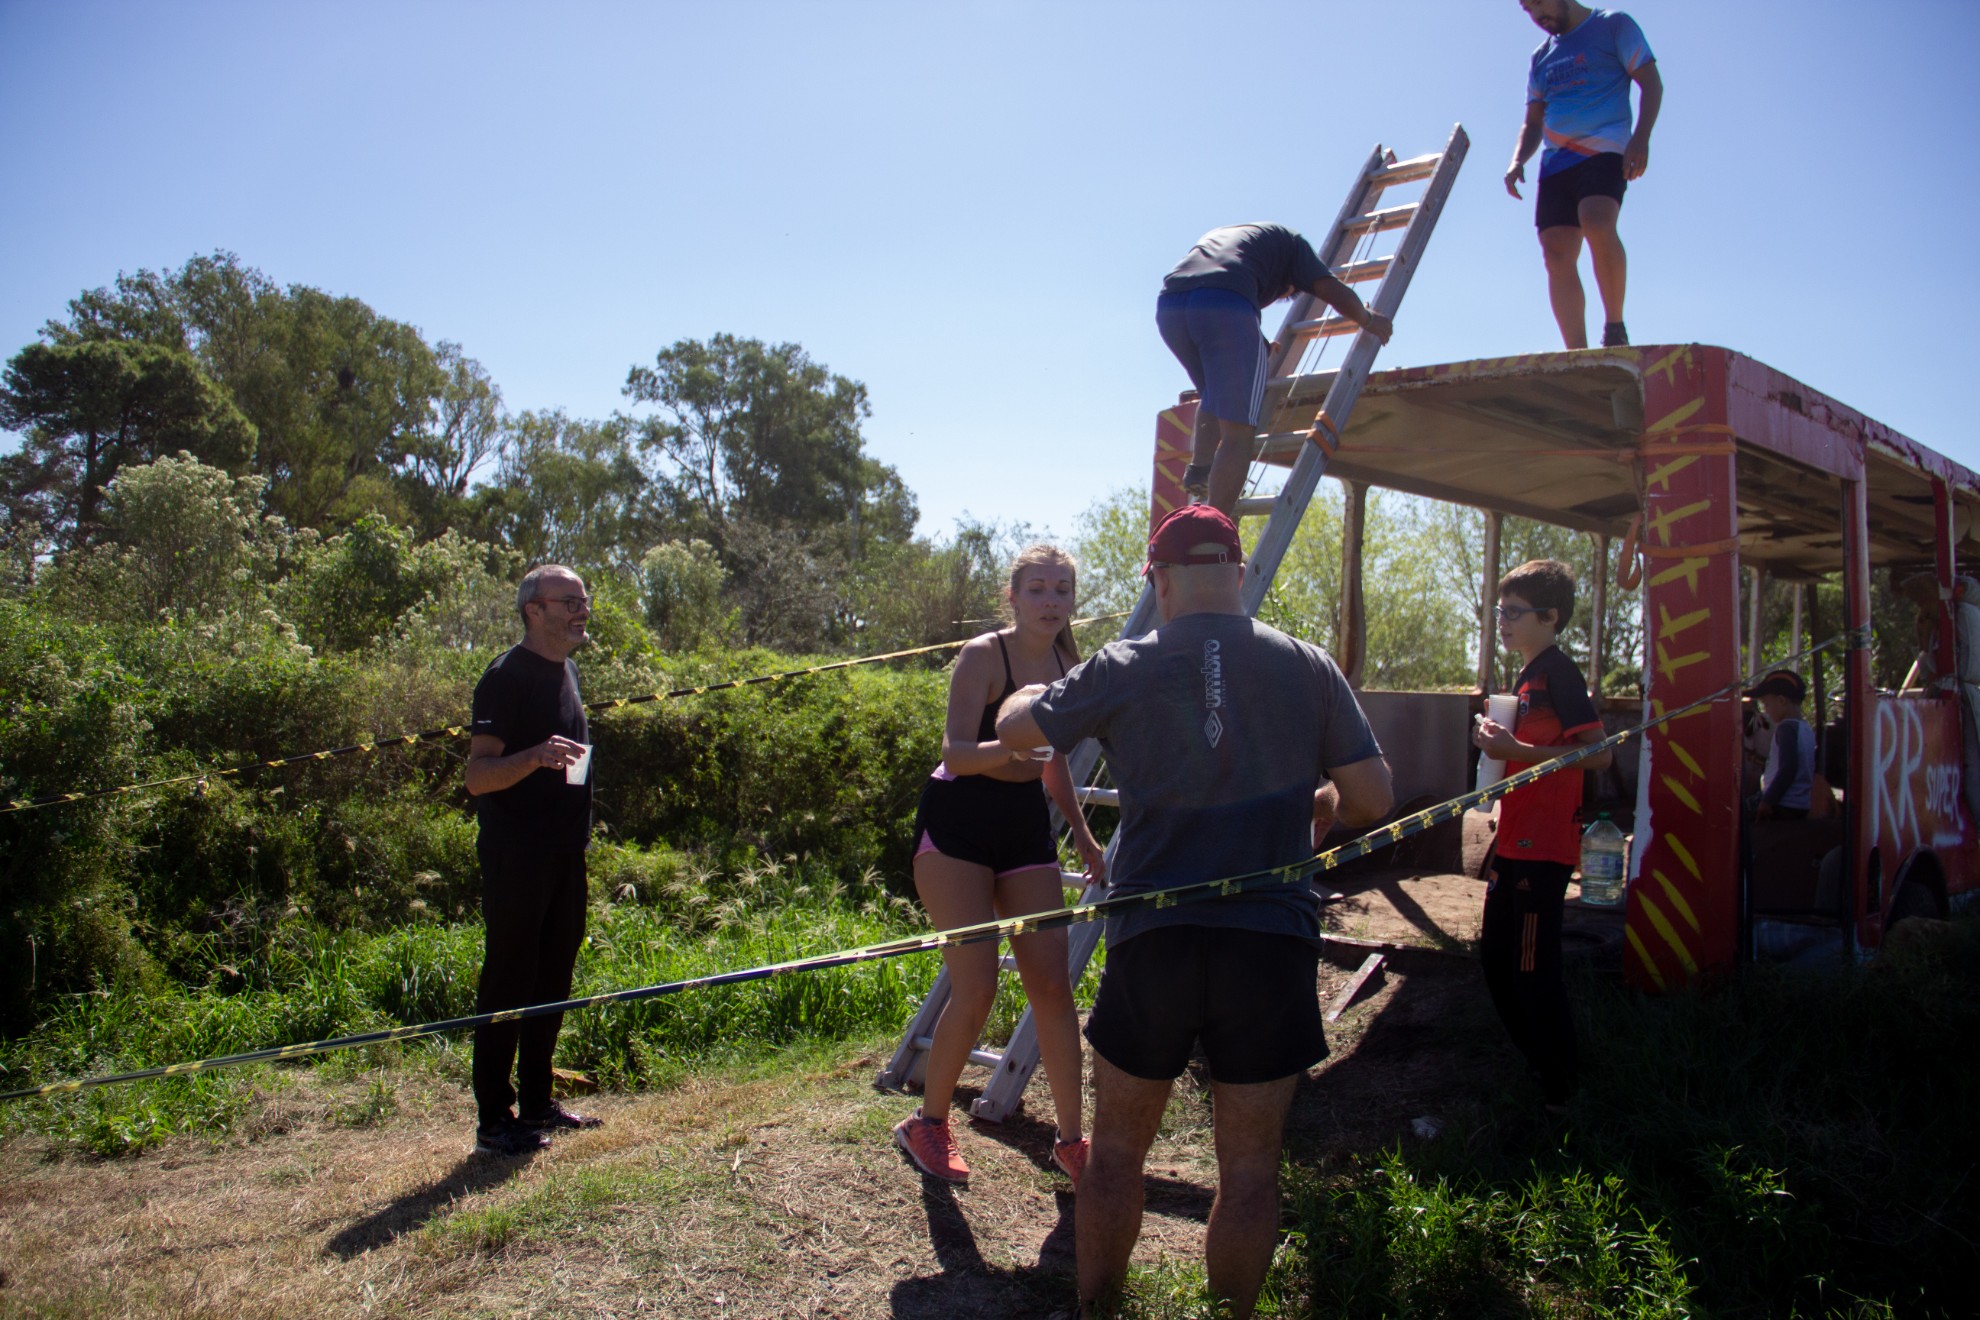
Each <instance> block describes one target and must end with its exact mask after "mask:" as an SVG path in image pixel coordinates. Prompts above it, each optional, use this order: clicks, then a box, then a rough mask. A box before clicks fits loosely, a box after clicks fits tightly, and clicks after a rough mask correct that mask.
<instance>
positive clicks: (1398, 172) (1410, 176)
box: [1368, 152, 1444, 188]
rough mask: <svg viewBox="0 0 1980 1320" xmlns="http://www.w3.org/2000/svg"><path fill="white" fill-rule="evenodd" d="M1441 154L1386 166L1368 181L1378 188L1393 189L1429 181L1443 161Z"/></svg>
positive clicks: (1432, 154) (1418, 157)
mask: <svg viewBox="0 0 1980 1320" xmlns="http://www.w3.org/2000/svg"><path fill="white" fill-rule="evenodd" d="M1443 158H1444V157H1443V154H1442V153H1441V152H1432V153H1431V154H1430V155H1428V156H1416V157H1413V158H1411V159H1409V160H1399V161H1397V162H1396V163H1395V164H1393V165H1384V166H1383V167H1382V168H1381V169H1379V170H1376V171H1375V172H1374V173H1373V174H1371V175H1369V176H1368V181H1369V182H1370V183H1372V184H1374V185H1375V186H1376V187H1377V188H1393V187H1395V186H1396V185H1397V184H1399V183H1415V182H1416V181H1417V180H1418V179H1427V178H1429V177H1430V176H1431V175H1433V174H1435V173H1436V172H1437V162H1438V161H1440V160H1442V159H1443Z"/></svg>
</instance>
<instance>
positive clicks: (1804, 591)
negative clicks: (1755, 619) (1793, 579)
mask: <svg viewBox="0 0 1980 1320" xmlns="http://www.w3.org/2000/svg"><path fill="white" fill-rule="evenodd" d="M1807 598H1808V584H1807V583H1805V582H1797V583H1795V584H1794V636H1793V638H1792V645H1790V646H1789V647H1788V654H1789V655H1800V654H1801V606H1802V602H1803V601H1805V600H1806V599H1807ZM1747 672H1748V673H1751V672H1752V671H1751V670H1748V671H1747Z"/></svg>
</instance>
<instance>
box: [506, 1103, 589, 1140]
mask: <svg viewBox="0 0 1980 1320" xmlns="http://www.w3.org/2000/svg"><path fill="white" fill-rule="evenodd" d="M604 1122H605V1120H604V1119H602V1118H599V1117H598V1116H597V1115H595V1114H574V1113H572V1112H571V1111H570V1110H568V1109H566V1108H564V1107H563V1106H562V1105H560V1104H558V1103H557V1102H556V1101H555V1100H552V1101H551V1102H550V1107H549V1108H548V1109H546V1110H544V1111H543V1112H542V1113H540V1114H524V1115H522V1116H521V1117H520V1118H518V1119H517V1120H516V1124H517V1126H519V1127H523V1128H527V1129H529V1130H530V1131H531V1132H568V1131H572V1130H574V1129H577V1128H595V1127H600V1126H602V1125H603V1124H604Z"/></svg>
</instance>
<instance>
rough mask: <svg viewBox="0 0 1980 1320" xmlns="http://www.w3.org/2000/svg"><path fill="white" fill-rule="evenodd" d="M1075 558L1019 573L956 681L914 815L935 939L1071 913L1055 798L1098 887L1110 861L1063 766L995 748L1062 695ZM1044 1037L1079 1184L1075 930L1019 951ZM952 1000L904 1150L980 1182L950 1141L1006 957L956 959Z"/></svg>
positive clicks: (900, 1130) (899, 1132) (978, 948)
mask: <svg viewBox="0 0 1980 1320" xmlns="http://www.w3.org/2000/svg"><path fill="white" fill-rule="evenodd" d="M1074 588H1075V581H1074V570H1073V562H1072V559H1071V558H1070V557H1069V556H1068V555H1066V553H1065V552H1064V551H1062V550H1059V549H1057V548H1056V547H1053V546H1046V545H1036V546H1032V547H1031V548H1029V549H1027V550H1025V551H1024V552H1023V553H1021V554H1020V555H1019V556H1018V557H1017V560H1016V562H1015V563H1014V564H1013V565H1012V567H1011V581H1010V587H1009V590H1008V592H1007V593H1006V599H1007V600H1008V601H1009V604H1010V612H1011V616H1012V622H1011V625H1010V626H1009V627H1007V628H1004V629H1000V630H999V631H997V632H994V633H986V634H985V635H983V636H981V637H978V638H976V639H975V640H974V641H972V642H970V643H969V644H968V645H966V646H965V647H963V649H962V653H961V654H960V655H959V656H958V657H957V658H956V664H955V669H954V670H953V672H952V673H951V675H950V678H949V707H948V717H947V720H946V722H945V724H944V727H943V733H942V763H941V764H940V765H938V766H937V767H936V768H935V772H934V774H933V775H931V776H930V777H929V780H928V782H927V783H926V784H925V785H924V786H923V789H922V795H921V805H920V809H919V810H918V811H917V812H916V814H915V823H914V836H915V857H914V885H915V889H916V891H917V892H918V893H919V894H920V896H921V902H922V906H923V907H925V908H926V909H927V910H928V917H929V920H930V922H932V923H933V924H934V926H935V928H936V929H937V930H948V929H951V928H953V927H956V926H968V925H974V924H976V923H979V922H985V921H992V920H996V919H998V918H1000V917H1014V916H1019V915H1022V914H1024V913H1029V912H1044V911H1048V910H1050V909H1052V908H1056V907H1059V906H1061V905H1062V904H1063V903H1064V902H1065V890H1064V887H1063V885H1062V884H1061V882H1060V878H1059V862H1058V849H1057V846H1056V844H1055V843H1054V841H1053V839H1052V831H1051V817H1050V813H1049V811H1048V809H1047V807H1046V803H1045V797H1046V793H1047V792H1048V791H1049V792H1050V794H1051V796H1052V800H1053V801H1054V802H1056V803H1057V804H1058V807H1059V811H1060V814H1061V815H1063V816H1064V817H1065V818H1066V819H1067V820H1068V821H1069V822H1071V824H1072V834H1073V844H1074V846H1075V847H1076V848H1077V849H1078V850H1079V853H1080V856H1081V857H1082V858H1083V859H1084V860H1085V862H1086V865H1087V867H1088V870H1089V872H1090V873H1091V874H1092V875H1093V876H1094V877H1095V878H1099V877H1100V876H1101V875H1102V872H1103V867H1104V862H1103V861H1102V854H1101V848H1100V844H1099V842H1098V840H1096V839H1095V838H1094V837H1093V833H1092V831H1091V830H1089V829H1088V828H1087V825H1086V820H1085V817H1084V816H1083V815H1082V814H1081V812H1080V809H1079V803H1078V800H1077V799H1076V798H1075V797H1074V795H1073V783H1072V776H1071V775H1070V774H1069V773H1068V772H1067V770H1066V764H1065V760H1064V758H1062V757H1058V756H1055V755H1053V754H1052V749H1050V748H1039V749H1035V750H1033V751H1030V752H1012V751H1010V750H1009V749H1008V748H1006V747H1005V746H1004V745H1003V744H1002V743H1000V742H998V741H997V708H998V707H999V706H1001V705H1002V704H1003V702H1004V699H1005V698H1006V697H1008V696H1010V695H1011V694H1012V693H1014V692H1016V691H1017V690H1018V689H1019V688H1020V687H1024V686H1027V685H1029V684H1033V683H1051V682H1055V681H1057V680H1058V679H1059V678H1062V677H1064V675H1065V672H1066V670H1067V668H1068V667H1070V666H1071V665H1074V664H1077V663H1078V661H1079V652H1078V650H1077V649H1075V647H1074V645H1073V639H1072V629H1071V626H1070V625H1071V622H1072V613H1073V596H1074ZM1011 953H1012V954H1013V955H1014V956H1015V957H1016V959H1017V964H1018V975H1019V977H1020V978H1021V979H1022V980H1023V982H1024V991H1025V997H1026V999H1027V1000H1028V1001H1029V1002H1030V1005H1031V1011H1032V1017H1033V1020H1034V1022H1035V1023H1036V1024H1037V1027H1038V1050H1039V1054H1040V1057H1041V1061H1042V1062H1043V1063H1044V1065H1045V1077H1046V1080H1047V1082H1048V1083H1049V1084H1050V1086H1051V1092H1052V1107H1053V1110H1054V1112H1055V1115H1056V1117H1057V1119H1058V1125H1059V1135H1058V1140H1057V1141H1056V1142H1055V1144H1054V1147H1053V1159H1054V1161H1055V1162H1056V1163H1057V1164H1058V1165H1059V1166H1060V1167H1061V1168H1063V1169H1065V1170H1066V1171H1067V1173H1068V1174H1069V1175H1070V1176H1071V1177H1072V1178H1073V1180H1074V1183H1075V1185H1077V1183H1078V1178H1079V1172H1080V1170H1082V1169H1084V1168H1085V1164H1086V1141H1085V1139H1084V1138H1083V1137H1082V1136H1081V1131H1082V1128H1081V1117H1080V1075H1081V1059H1080V1040H1079V1015H1078V1010H1077V1008H1076V1007H1075V1005H1074V1003H1073V994H1072V982H1071V979H1070V977H1069V976H1068V975H1067V970H1066V932H1065V931H1064V930H1050V931H1038V932H1036V933H1033V934H1030V935H1020V936H1018V937H1017V938H1015V939H1013V940H1012V941H1011ZM942 958H943V962H944V965H945V966H946V967H947V969H948V973H949V985H950V995H949V1002H948V1004H947V1005H946V1006H945V1007H944V1008H943V1010H942V1016H941V1018H940V1020H939V1021H938V1022H937V1023H936V1025H935V1034H934V1041H933V1043H932V1044H931V1045H930V1046H929V1049H928V1058H927V1069H926V1074H925V1081H924V1086H923V1092H922V1096H923V1098H922V1104H921V1108H920V1109H919V1110H918V1111H916V1113H915V1114H914V1115H913V1116H911V1117H909V1118H907V1119H905V1120H903V1121H902V1122H901V1123H900V1124H899V1125H898V1126H897V1127H896V1128H895V1129H894V1140H895V1143H896V1144H898V1145H899V1146H900V1147H901V1149H902V1150H904V1151H906V1152H907V1154H908V1156H909V1157H910V1158H911V1159H912V1160H913V1161H914V1162H915V1164H916V1165H917V1166H918V1167H919V1168H920V1169H921V1170H922V1172H924V1173H926V1174H929V1175H931V1176H934V1177H937V1178H944V1179H947V1180H949V1181H951V1182H962V1181H964V1180H966V1179H967V1178H968V1177H969V1168H968V1166H967V1165H966V1164H965V1163H964V1162H963V1159H962V1156H961V1155H960V1154H959V1153H958V1152H957V1150H956V1146H955V1140H954V1138H953V1136H952V1135H951V1133H950V1130H949V1122H948V1119H949V1105H950V1101H951V1098H952V1096H953V1093H954V1091H955V1086H956V1081H957V1079H958V1078H959V1077H960V1076H961V1075H962V1070H963V1066H964V1065H965V1064H966V1063H967V1062H968V1059H969V1052H970V1051H971V1050H972V1049H974V1048H976V1043H977V1040H978V1039H979V1038H980V1037H981V1035H982V1034H983V1024H984V1022H985V1021H987V1020H988V1018H989V1016H990V1005H991V1001H992V1000H994V999H995V998H996V995H997V946H996V945H995V944H992V943H989V942H987V941H986V942H984V943H981V944H971V945H965V946H963V947H961V948H953V949H945V950H943V952H942Z"/></svg>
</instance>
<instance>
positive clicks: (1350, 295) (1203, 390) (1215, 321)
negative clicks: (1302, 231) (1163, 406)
mask: <svg viewBox="0 0 1980 1320" xmlns="http://www.w3.org/2000/svg"><path fill="white" fill-rule="evenodd" d="M1292 293H1310V294H1312V295H1313V296H1314V297H1315V298H1318V299H1319V300H1320V301H1321V302H1324V303H1326V304H1327V305H1328V306H1329V307H1332V308H1333V309H1334V310H1335V311H1337V312H1339V313H1340V314H1341V315H1342V316H1344V317H1346V318H1347V319H1348V320H1350V321H1352V322H1354V323H1355V324H1356V325H1358V326H1360V327H1361V328H1362V329H1364V330H1366V331H1368V332H1369V333H1370V334H1372V335H1374V336H1375V338H1377V339H1379V340H1380V341H1381V342H1383V343H1384V344H1386V343H1388V342H1389V334H1390V332H1391V331H1392V330H1393V329H1394V327H1393V326H1392V325H1391V324H1390V322H1389V318H1388V317H1386V316H1383V315H1382V314H1381V313H1379V312H1374V311H1370V310H1369V309H1368V308H1367V307H1366V306H1365V305H1364V304H1363V303H1362V301H1361V299H1360V298H1359V297H1357V296H1356V295H1355V292H1354V290H1353V289H1350V288H1349V287H1348V286H1347V285H1345V284H1343V283H1341V282H1340V281H1339V280H1337V279H1335V278H1334V275H1333V272H1331V271H1329V270H1328V269H1327V263H1326V262H1324V261H1322V260H1320V257H1319V255H1318V254H1317V253H1315V252H1314V250H1313V245H1312V244H1311V243H1308V242H1307V241H1306V240H1305V239H1304V238H1302V237H1301V236H1300V235H1298V234H1296V233H1294V232H1293V231H1292V230H1290V229H1288V228H1286V227H1285V226H1284V225H1225V226H1223V227H1222V228H1219V229H1213V230H1211V231H1210V232H1209V233H1207V234H1205V235H1204V236H1203V237H1202V238H1199V239H1197V240H1196V244H1195V246H1193V247H1191V248H1190V250H1189V254H1188V255H1187V256H1185V257H1184V258H1183V259H1182V260H1181V261H1180V262H1178V263H1177V264H1176V268H1175V269H1174V270H1172V271H1170V272H1169V274H1168V277H1167V278H1166V279H1164V280H1163V281H1162V294H1161V296H1160V297H1159V298H1157V299H1156V300H1155V324H1156V326H1157V328H1159V329H1160V330H1161V332H1162V342H1163V343H1165V344H1167V345H1168V346H1169V351H1170V352H1172V353H1174V354H1175V355H1176V360H1177V361H1178V362H1181V363H1182V364H1183V370H1185V371H1187V372H1188V373H1189V383H1190V384H1192V385H1194V386H1195V387H1196V392H1197V393H1198V394H1199V395H1201V396H1202V398H1201V402H1199V403H1198V404H1197V408H1196V426H1195V432H1194V435H1193V436H1192V439H1193V441H1194V443H1195V453H1194V454H1193V455H1192V456H1191V459H1190V464H1189V467H1188V468H1187V469H1185V470H1184V472H1183V489H1184V490H1186V491H1188V492H1189V493H1190V494H1192V495H1195V496H1198V497H1207V501H1208V503H1210V504H1212V505H1214V506H1215V507H1216V508H1217V509H1218V511H1219V512H1221V513H1223V514H1224V516H1226V517H1236V516H1237V501H1238V495H1239V493H1240V492H1241V491H1242V490H1243V489H1244V478H1245V474H1246V473H1247V472H1249V471H1250V469H1251V449H1252V440H1253V438H1254V437H1255V436H1256V435H1257V434H1258V410H1259V408H1260V407H1261V406H1262V405H1263V404H1264V402H1265V368H1266V360H1267V356H1268V354H1267V352H1266V345H1265V340H1264V336H1263V335H1262V334H1261V333H1260V330H1259V321H1260V317H1261V315H1262V314H1263V311H1264V309H1265V308H1266V307H1267V306H1268V305H1270V304H1272V303H1275V302H1277V301H1278V300H1279V299H1281V298H1283V297H1285V296H1287V295H1288V294H1292Z"/></svg>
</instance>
